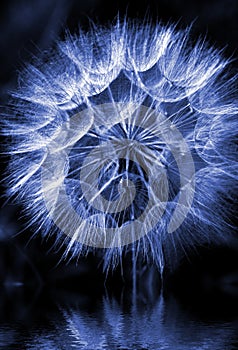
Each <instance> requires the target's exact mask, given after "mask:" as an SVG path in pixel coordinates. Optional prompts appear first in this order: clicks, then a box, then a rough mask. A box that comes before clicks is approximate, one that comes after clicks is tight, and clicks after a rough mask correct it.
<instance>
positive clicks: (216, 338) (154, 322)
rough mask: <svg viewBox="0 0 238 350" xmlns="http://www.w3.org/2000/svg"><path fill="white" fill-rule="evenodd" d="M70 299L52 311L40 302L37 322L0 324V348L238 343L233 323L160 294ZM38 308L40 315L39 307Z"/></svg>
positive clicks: (140, 349) (181, 348) (217, 349)
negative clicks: (130, 299)
mask: <svg viewBox="0 0 238 350" xmlns="http://www.w3.org/2000/svg"><path fill="white" fill-rule="evenodd" d="M67 297H69V296H67ZM69 300H70V303H69V302H67V303H62V302H61V303H60V304H59V305H57V307H56V308H55V309H51V310H49V306H48V305H45V307H46V310H45V311H44V309H43V308H42V306H41V313H42V314H41V315H40V316H39V314H38V315H37V321H36V320H34V319H30V318H29V315H28V317H27V319H25V320H24V321H22V322H20V321H18V322H14V323H12V322H11V323H8V324H4V323H2V324H0V344H1V347H0V348H1V349H21V350H22V349H27V350H28V349H29V350H31V349H32V350H33V349H39V350H42V349H45V350H57V349H65V350H66V349H67V350H68V349H85V350H97V349H98V350H99V349H108V350H109V349H110V350H113V349H121V350H122V349H124V350H125V349H135V350H145V349H150V350H158V349H161V350H163V349H169V350H171V349H178V350H186V349H188V350H193V349H194V350H195V349H196V350H198V349H199V350H203V349H204V350H205V349H211V350H224V349H229V350H230V349H236V346H237V345H238V343H237V335H236V327H237V321H234V320H231V319H230V320H229V319H227V320H222V321H221V320H220V321H217V322H214V321H213V322H211V321H208V320H206V321H205V320H201V319H198V318H197V317H196V316H195V315H193V314H192V313H188V312H186V311H185V310H183V309H182V307H181V305H180V304H179V303H178V302H177V301H176V299H175V298H174V297H172V296H169V297H168V296H167V297H163V296H162V295H160V296H158V298H157V300H156V301H155V303H153V304H152V303H145V300H144V301H143V303H142V302H139V301H137V303H136V304H134V305H133V304H132V305H131V306H130V307H126V306H125V305H124V303H122V302H119V301H118V300H116V298H114V297H109V296H104V297H102V298H101V299H100V301H97V303H96V304H95V300H94V304H95V305H94V306H93V303H91V302H90V300H87V299H85V298H84V297H83V296H80V295H77V296H76V300H74V302H73V303H72V296H70V297H69ZM56 304H57V302H56ZM37 309H38V313H39V312H40V311H39V305H38V306H37ZM35 312H36V310H34V309H32V310H31V313H32V314H34V313H35ZM44 313H46V314H45V316H44ZM39 319H41V321H40V322H39Z"/></svg>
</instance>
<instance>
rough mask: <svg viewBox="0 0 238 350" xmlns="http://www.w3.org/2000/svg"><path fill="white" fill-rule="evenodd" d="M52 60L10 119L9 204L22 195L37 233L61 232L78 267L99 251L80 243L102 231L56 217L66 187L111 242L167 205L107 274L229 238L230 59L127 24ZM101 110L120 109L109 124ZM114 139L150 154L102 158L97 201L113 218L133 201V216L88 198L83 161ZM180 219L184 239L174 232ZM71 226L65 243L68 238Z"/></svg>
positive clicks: (120, 250) (25, 79) (38, 70)
mask: <svg viewBox="0 0 238 350" xmlns="http://www.w3.org/2000/svg"><path fill="white" fill-rule="evenodd" d="M46 58H47V59H46V60H44V59H39V60H37V61H36V62H34V64H27V65H26V67H25V70H23V71H22V73H21V74H20V76H19V88H18V90H17V91H14V92H12V94H11V101H10V103H9V108H8V111H7V112H6V114H5V117H4V118H3V126H4V127H3V133H4V134H5V135H11V136H12V142H11V144H10V145H9V154H11V155H12V160H11V162H10V164H9V170H8V171H9V175H8V177H7V179H6V182H7V185H8V188H9V192H8V193H9V194H17V197H18V198H19V200H20V201H21V202H22V203H24V204H25V211H26V213H27V215H29V216H30V218H31V221H30V223H31V225H32V226H33V229H34V230H36V231H37V232H38V231H40V232H41V234H42V235H43V236H45V237H46V236H48V235H51V234H53V233H55V234H56V235H55V236H56V243H58V244H64V245H65V248H66V249H65V256H67V254H68V252H69V251H70V252H72V253H73V255H74V256H78V255H80V254H87V253H88V251H90V250H98V249H97V248H95V247H92V246H88V245H85V244H82V243H80V240H79V239H78V237H79V235H93V234H94V233H93V231H87V232H86V229H85V226H83V224H82V226H80V225H81V221H80V225H79V224H78V223H77V221H72V220H70V219H69V217H68V218H67V217H64V208H59V207H58V206H59V203H58V198H59V196H60V189H61V187H60V186H64V187H65V189H66V194H67V195H68V198H69V202H70V203H71V206H72V207H73V209H74V211H75V212H77V213H79V214H80V216H81V217H83V219H84V220H85V221H87V220H89V221H90V225H94V227H99V228H100V229H101V231H100V232H102V237H101V240H102V242H104V241H106V240H107V237H106V236H107V234H108V229H111V228H113V229H114V228H115V229H116V230H117V231H118V232H119V230H120V227H126V225H129V224H130V223H131V222H133V221H136V220H137V218H138V217H140V216H141V215H142V213H143V212H144V210H145V208H146V206H147V204H148V203H150V202H149V200H150V198H151V197H153V196H154V198H157V197H158V198H160V202H161V203H158V205H160V210H161V211H162V209H163V213H162V212H161V215H160V218H159V220H158V221H157V222H156V225H154V224H151V222H152V219H153V216H154V213H155V212H153V213H152V214H151V213H150V216H149V214H148V216H147V217H146V219H147V222H146V219H145V220H144V223H143V224H144V226H145V225H147V226H148V232H147V233H146V234H143V235H141V236H140V239H137V235H138V232H137V231H136V229H135V231H133V230H131V231H130V234H131V236H132V237H131V239H130V244H124V245H122V246H120V245H119V246H111V248H110V246H109V247H108V246H107V245H106V243H105V245H103V243H101V245H100V247H101V248H105V249H103V250H102V252H103V253H102V256H103V261H104V268H105V270H107V269H108V268H110V267H112V268H115V267H116V266H117V264H118V263H119V262H120V261H121V258H122V255H123V254H124V253H126V252H128V251H131V250H132V251H133V252H134V253H133V254H134V255H133V256H134V259H136V256H137V255H138V253H139V252H140V253H141V254H142V255H143V256H144V257H145V259H146V260H147V261H148V262H154V263H155V264H156V265H157V266H158V268H159V269H160V270H161V271H162V270H163V268H164V266H165V264H167V265H168V266H170V267H173V266H174V265H175V264H176V263H177V262H178V261H179V259H180V258H181V256H183V254H184V252H189V249H190V248H191V247H193V246H194V245H196V244H203V243H204V242H218V241H220V240H224V239H226V238H228V237H229V236H230V234H231V233H232V230H233V227H232V225H231V223H230V218H231V217H232V215H233V213H232V211H233V210H234V208H233V206H232V202H233V201H234V200H235V194H236V191H237V174H238V173H237V172H238V167H237V112H238V103H237V98H235V97H234V96H235V92H236V91H235V88H234V77H232V76H231V77H229V76H228V75H227V73H226V68H227V65H228V63H229V62H228V61H227V60H225V59H224V58H223V57H222V54H221V52H219V51H218V50H216V49H214V48H211V47H208V46H207V45H206V44H204V42H203V41H198V42H197V43H196V44H195V45H192V44H191V43H190V36H189V30H188V29H187V30H185V31H176V30H175V28H174V27H163V26H161V25H160V24H157V25H152V24H150V23H148V24H146V25H145V24H144V25H140V24H138V23H135V22H134V23H127V21H124V22H123V23H120V22H119V21H118V22H117V23H116V24H115V25H112V26H111V27H110V28H107V29H106V28H101V27H96V26H95V27H94V28H93V29H92V30H91V32H89V33H84V32H83V31H82V30H80V32H79V34H78V35H70V34H68V35H67V36H66V38H65V40H64V41H59V42H58V43H57V48H56V50H55V52H54V53H53V54H52V52H50V53H49V56H46ZM99 106H112V107H110V108H111V109H108V110H107V111H106V112H105V114H104V113H103V112H102V111H103V109H102V108H106V107H100V108H99ZM138 106H144V108H145V107H146V108H147V109H148V110H150V111H155V112H156V113H157V117H156V118H157V119H153V118H154V117H153V116H152V117H151V116H150V113H149V112H148V113H147V112H145V113H144V115H143V118H141V114H140V116H139V113H141V112H135V111H136V110H137V108H138ZM108 108H109V107H108ZM85 111H86V112H87V113H88V114H87V117H85V118H81V119H77V124H76V123H75V120H73V116H75V115H76V116H79V118H80V115H81V114H80V113H85ZM109 112H110V113H109ZM136 113H137V114H136ZM118 116H119V118H118ZM138 120H139V121H140V125H138V123H137V122H136V121H138ZM74 123H75V125H73V124H74ZM170 127H171V130H174V131H173V132H172V131H171V133H170V132H169V131H168V129H169V128H170ZM155 129H156V130H157V129H159V131H160V134H161V137H162V139H160V138H158V137H157V136H156V135H155V134H154V132H155ZM169 135H172V139H170V138H169ZM173 135H175V136H176V137H175V138H174V139H173ZM163 138H164V139H163ZM59 140H60V142H59ZM108 140H109V142H111V144H113V145H115V143H116V144H117V145H118V142H120V141H123V142H127V145H128V146H127V147H128V149H129V148H130V146H129V142H130V141H131V140H133V142H134V144H133V145H134V146H133V147H135V145H136V147H135V148H136V150H137V151H138V148H140V146H138V144H140V145H142V146H141V147H142V149H141V153H138V154H139V155H137V156H135V158H133V159H132V157H131V155H130V157H129V156H125V157H122V158H118V159H116V160H114V161H111V159H110V161H111V162H109V163H105V164H104V163H103V162H104V161H105V160H106V159H103V156H102V158H100V157H99V156H98V158H97V161H98V163H100V162H101V163H102V164H103V166H102V169H100V171H99V177H98V179H97V182H95V183H94V185H95V188H94V190H95V191H96V192H94V193H96V194H95V197H97V196H99V195H100V198H102V197H103V198H104V199H103V200H102V203H104V204H105V203H108V202H111V203H112V204H111V205H112V206H113V202H114V207H113V208H114V209H115V206H116V205H119V204H118V203H119V202H118V198H119V197H120V196H121V195H122V194H123V191H124V192H125V193H126V192H127V191H129V193H132V194H133V195H132V194H131V203H130V205H129V204H128V206H127V208H126V210H121V209H120V208H121V207H120V206H119V207H118V208H119V209H120V210H114V211H113V210H112V209H111V208H112V207H111V206H110V207H109V206H108V207H105V206H104V207H94V205H93V204H92V203H91V200H92V201H93V199H94V198H92V197H91V199H89V200H87V197H86V196H84V193H83V190H82V186H83V183H82V182H80V176H81V173H82V171H83V168H84V165H83V164H84V163H83V162H84V160H85V158H87V157H88V154H90V152H91V151H93V150H94V149H96V148H97V147H98V146H100V145H103V144H104V143H105V142H108ZM59 145H60V146H59ZM143 146H146V150H147V151H145V148H143ZM122 148H123V147H121V149H120V151H122ZM115 149H116V146H115V147H114V148H113V150H112V151H114V150H115ZM67 150H69V151H67ZM67 152H68V153H67ZM132 152H133V149H132ZM126 154H127V153H126ZM188 154H189V155H188ZM186 155H187V156H186ZM184 156H186V157H185V158H186V159H185V158H184V159H185V160H184V161H183V157H184ZM136 157H137V158H136ZM92 159H93V158H92ZM136 159H137V160H138V159H139V160H140V161H136ZM152 160H153V161H152ZM185 161H186V163H183V162H185ZM155 163H157V164H156V165H157V166H158V169H160V170H156V171H157V173H156V171H155V170H153V171H152V170H151V173H152V178H153V181H152V180H151V179H149V178H148V176H147V175H148V174H147V173H146V172H147V170H148V171H149V169H150V168H151V169H152V165H153V164H155ZM149 164H151V165H149ZM183 164H184V167H183V166H182V165H183ZM93 166H94V165H92V167H93ZM143 166H144V168H143ZM50 167H51V168H50ZM85 167H86V165H85ZM193 167H194V171H195V173H194V171H193V170H191V168H193ZM42 169H46V170H45V172H46V173H47V174H48V175H47V176H48V179H51V182H52V188H49V192H50V191H53V192H52V193H54V196H52V197H48V199H47V200H48V206H47V205H46V203H45V198H44V195H45V194H44V191H43V189H42ZM49 169H50V170H49ZM93 169H94V168H93ZM95 169H96V168H95ZM95 171H96V170H95ZM181 172H182V173H183V175H182V176H181ZM92 173H94V171H92ZM189 174H190V175H189ZM156 177H157V180H158V183H157V184H156V182H155V178H156ZM165 178H166V179H167V180H166V179H165ZM184 178H185V181H184V182H183V181H182V180H183V179H184ZM151 181H152V182H153V183H154V184H155V186H154V188H156V186H157V188H160V186H161V190H160V192H161V193H160V195H161V196H162V197H161V196H159V195H158V193H156V191H155V190H154V188H153V186H152V185H151ZM166 181H167V182H168V184H167V185H166V186H167V187H166V188H168V196H167V197H166V195H167V194H166V193H165V192H166V191H164V190H163V186H165V183H166ZM191 183H193V184H194V186H192V185H191ZM62 184H63V185H62ZM126 186H127V187H126ZM90 190H91V189H90ZM130 191H131V192H130ZM133 191H134V192H135V193H134V192H133ZM157 191H159V190H158V189H157ZM89 193H92V192H89ZM184 193H185V194H184ZM183 194H184V195H183ZM163 196H164V197H163ZM123 198H124V197H123ZM125 198H126V197H125ZM161 198H162V199H161ZM163 198H164V199H163ZM181 199H183V204H181ZM49 202H50V204H49ZM95 203H96V201H95ZM63 204H64V203H63V202H62V207H63ZM49 207H50V210H49ZM56 207H57V216H58V220H61V221H62V222H63V221H64V222H63V223H62V222H60V224H59V225H58V223H57V225H55V221H56V219H55V216H56V214H55V213H52V212H53V211H54V210H53V209H52V208H54V209H55V208H56ZM154 207H155V206H154ZM154 207H153V208H152V209H153V210H155V209H154ZM102 208H104V209H102ZM59 210H60V211H59ZM158 210H159V209H158ZM51 211H52V212H51ZM181 216H183V217H182V219H181ZM172 217H174V221H173V224H174V227H175V222H177V223H178V224H177V226H176V230H172V229H171V221H170V220H171V218H172ZM185 217H186V218H185ZM66 223H67V225H68V227H67V232H68V233H67V235H65V234H64V233H65V232H64V230H60V229H59V227H62V226H63V227H64V229H65V225H66ZM57 226H58V227H57ZM87 227H88V226H87ZM90 227H92V226H90ZM62 231H63V232H62ZM83 231H84V232H83ZM94 231H96V230H95V229H94ZM117 231H115V232H117ZM172 231H173V232H172ZM103 232H104V235H103ZM133 237H136V238H135V239H133ZM93 238H94V237H93Z"/></svg>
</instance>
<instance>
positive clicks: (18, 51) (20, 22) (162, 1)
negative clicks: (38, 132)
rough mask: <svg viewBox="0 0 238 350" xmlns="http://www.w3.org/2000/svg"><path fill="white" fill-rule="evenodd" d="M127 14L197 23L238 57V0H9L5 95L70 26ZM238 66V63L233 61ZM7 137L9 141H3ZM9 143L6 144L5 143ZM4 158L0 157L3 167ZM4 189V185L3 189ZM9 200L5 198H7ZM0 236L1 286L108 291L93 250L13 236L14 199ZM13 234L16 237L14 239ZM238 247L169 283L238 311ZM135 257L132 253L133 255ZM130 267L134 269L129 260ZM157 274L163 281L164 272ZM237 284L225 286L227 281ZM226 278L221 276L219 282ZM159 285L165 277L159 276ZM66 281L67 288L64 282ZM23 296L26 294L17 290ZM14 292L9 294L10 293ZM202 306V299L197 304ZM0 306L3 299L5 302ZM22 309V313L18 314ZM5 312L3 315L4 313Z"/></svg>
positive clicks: (1, 10)
mask: <svg viewBox="0 0 238 350" xmlns="http://www.w3.org/2000/svg"><path fill="white" fill-rule="evenodd" d="M118 12H119V14H120V15H121V16H123V15H124V14H127V16H128V17H130V18H135V17H137V18H138V17H139V18H144V16H145V15H147V16H148V17H151V18H152V19H153V20H154V21H155V20H156V19H157V18H158V19H159V20H160V21H162V23H165V24H166V23H168V22H170V23H178V27H182V28H184V27H186V26H187V25H190V24H191V22H193V31H192V33H193V35H194V37H195V38H197V37H198V36H199V35H202V36H206V38H207V40H208V41H210V42H211V43H212V44H214V45H215V46H216V47H218V48H224V47H225V51H224V53H225V55H226V56H227V57H231V56H232V57H233V58H236V57H238V50H237V40H238V4H237V0H200V1H189V0H186V1H185V0H184V1H182V0H169V1H166V0H157V1H156V0H154V1H152V0H150V1H140V2H139V1H130V2H128V1H112V0H104V1H103V0H87V1H77V0H47V1H43V0H31V1H30V0H28V1H26V0H20V1H19V0H10V1H2V2H1V4H0V101H1V104H2V105H4V103H6V101H7V91H8V90H9V89H11V88H13V87H14V86H16V84H17V71H18V70H19V69H21V67H22V64H23V62H24V61H25V60H28V59H30V57H31V55H32V54H34V55H38V54H40V52H41V51H44V50H46V49H47V48H49V47H51V45H52V44H53V42H54V40H55V39H56V38H58V37H62V36H63V34H64V30H65V27H67V28H69V29H70V31H72V32H73V31H75V30H77V28H78V23H80V25H81V26H82V27H83V28H85V29H87V28H88V27H89V23H90V21H89V18H90V19H92V20H94V21H95V22H96V23H102V24H104V23H107V22H108V21H111V20H113V19H114V18H115V17H116V16H117V14H118ZM233 66H234V68H235V69H236V70H237V68H238V61H237V60H234V62H233ZM3 142H4V141H3ZM2 148H4V143H3V147H2ZM5 161H6V159H5V158H4V157H3V160H2V165H1V166H2V172H3V171H4V168H5V164H4V162H5ZM1 189H2V191H3V192H4V187H3V186H2V187H1ZM5 200H6V198H4V197H3V198H2V203H4V202H5ZM1 213H2V214H1V223H0V224H1V241H0V284H5V285H7V284H6V281H8V282H9V283H10V282H17V281H19V280H21V281H23V282H24V285H26V286H28V287H29V288H38V287H39V286H41V287H42V286H44V287H43V289H46V290H47V288H53V289H54V288H55V286H57V291H58V293H59V290H60V289H66V288H67V289H71V290H74V289H77V290H80V291H83V292H86V293H92V294H97V293H100V292H101V291H102V290H103V287H104V278H105V276H104V274H103V273H102V271H101V268H100V267H99V268H98V263H99V259H98V258H97V257H93V256H92V255H89V256H88V257H87V258H85V259H81V260H79V261H78V264H77V265H76V261H75V260H72V261H70V262H68V263H67V264H65V263H64V262H60V257H61V254H62V251H61V250H59V251H57V252H55V251H54V249H51V247H52V242H53V241H51V240H48V241H42V240H41V239H40V238H39V237H38V238H33V239H31V237H32V232H31V230H30V229H26V230H25V231H24V232H23V233H21V234H20V235H17V236H16V237H13V238H12V234H16V233H17V232H19V231H21V230H22V228H23V226H24V219H23V218H22V217H21V214H20V208H18V207H16V206H14V205H12V204H10V203H8V204H7V205H6V206H4V208H3V209H2V211H1ZM9 237H11V238H10V239H9ZM237 251H238V250H237V248H236V247H235V246H234V248H231V247H210V248H209V249H208V248H205V247H202V248H199V249H198V252H197V254H195V255H194V256H191V257H190V260H185V261H184V262H183V263H182V264H181V266H180V267H179V268H177V269H176V270H175V271H173V273H171V274H170V275H169V276H168V282H167V286H168V287H167V288H168V289H171V290H173V291H174V293H175V294H176V295H178V296H179V295H180V296H181V295H183V297H184V298H185V299H186V298H187V300H194V299H196V296H197V295H199V298H197V299H196V300H197V301H198V300H200V299H201V298H202V296H203V297H204V295H205V298H206V300H207V303H206V305H210V306H211V307H212V308H214V310H216V306H217V303H219V305H220V306H219V307H220V308H221V309H222V305H224V312H227V310H228V311H229V312H232V313H236V312H237V306H235V305H237V300H238V286H237V285H238V262H237V260H238V259H237V254H238V253H237ZM128 260H129V259H128ZM126 264H128V267H129V268H128V271H130V268H131V267H130V263H129V262H126ZM153 273H154V274H155V276H154V279H155V280H156V281H157V280H159V279H160V278H159V276H158V274H157V273H156V272H155V271H154V270H153ZM227 279H228V280H229V281H230V282H231V283H230V284H229V285H230V286H231V285H232V287H227V284H225V282H224V281H227ZM221 281H223V282H224V283H223V282H221ZM107 283H108V284H109V285H111V288H112V289H113V288H114V289H117V290H118V288H119V287H120V286H121V285H122V284H125V283H126V284H128V285H130V284H131V282H130V272H126V274H125V276H124V279H122V278H121V275H120V270H118V271H116V272H115V274H114V276H113V277H111V276H109V277H108V280H107ZM217 283H223V287H221V288H220V287H219V288H220V289H219V293H220V294H219V293H217V294H216V297H217V298H218V299H216V298H215V299H214V294H213V291H214V288H215V287H214V286H216V285H217ZM158 284H160V282H158ZM66 286H67V287H66ZM211 296H212V297H211ZM19 297H21V296H19ZM9 298H10V297H9ZM197 303H198V305H201V304H203V303H199V302H197ZM0 311H1V305H0ZM17 312H18V311H16V313H17ZM2 314H3V313H2Z"/></svg>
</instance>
